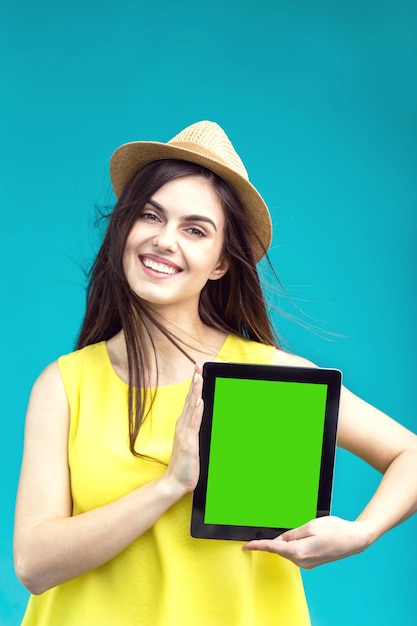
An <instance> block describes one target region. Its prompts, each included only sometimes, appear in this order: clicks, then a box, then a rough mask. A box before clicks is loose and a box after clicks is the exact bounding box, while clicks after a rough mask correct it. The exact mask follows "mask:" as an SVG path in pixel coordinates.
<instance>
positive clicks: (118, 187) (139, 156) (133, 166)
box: [110, 141, 272, 262]
mask: <svg viewBox="0 0 417 626" xmlns="http://www.w3.org/2000/svg"><path fill="white" fill-rule="evenodd" d="M161 159H179V160H182V161H190V162H191V163H196V164H198V165H202V166H203V167H206V168H207V169H209V170H211V171H212V172H214V173H215V174H218V176H220V177H221V178H223V179H224V180H226V181H227V182H228V183H229V184H230V185H231V186H232V188H233V189H234V191H235V193H236V195H237V197H238V198H239V201H240V203H241V204H242V207H243V210H244V211H245V213H246V214H247V216H248V217H249V219H250V221H251V224H252V228H253V230H254V232H255V233H256V235H257V237H254V238H252V245H253V250H254V255H255V260H256V262H258V261H259V260H260V259H261V258H262V257H263V256H264V254H265V252H266V250H268V248H269V246H270V243H271V239H272V223H271V218H270V215H269V211H268V208H267V206H266V204H265V202H264V200H263V198H262V196H261V195H260V194H259V192H258V191H257V190H256V189H255V187H254V186H253V185H252V184H251V183H250V182H249V181H248V180H246V179H245V178H243V177H242V176H241V175H240V174H238V173H237V172H235V171H234V170H232V169H230V168H229V167H228V166H227V165H225V164H223V163H222V162H221V161H219V160H217V159H214V158H212V157H211V156H210V153H209V151H208V150H207V151H205V150H204V148H202V147H200V146H195V145H194V144H193V149H187V148H183V147H178V146H175V145H170V144H165V143H160V142H156V141H132V142H130V143H125V144H123V145H122V146H120V147H119V148H117V150H115V152H114V153H113V155H112V157H111V160H110V177H111V181H112V185H113V190H114V193H115V194H116V197H117V198H118V197H119V196H120V194H121V193H122V191H123V190H124V188H125V187H126V185H127V184H128V183H129V182H130V181H131V180H132V178H133V177H134V176H135V174H136V173H137V172H138V171H139V170H140V169H142V167H144V166H145V165H147V164H148V163H150V162H152V161H158V160H161ZM257 238H259V241H258V239H257Z"/></svg>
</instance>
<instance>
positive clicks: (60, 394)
mask: <svg viewBox="0 0 417 626" xmlns="http://www.w3.org/2000/svg"><path fill="white" fill-rule="evenodd" d="M201 389H202V379H201V369H198V370H197V372H196V375H195V377H194V381H193V384H192V385H191V388H190V391H189V394H188V396H187V400H186V403H185V406H184V410H183V413H182V415H181V416H180V418H179V420H178V422H177V428H176V435H175V441H174V446H173V454H172V460H171V462H170V464H169V466H168V468H167V471H166V472H165V473H164V474H163V475H162V476H161V477H160V478H158V479H156V480H154V481H152V482H150V483H148V484H146V485H144V486H141V487H139V488H138V489H135V490H134V491H132V492H130V493H128V494H127V495H125V496H123V497H121V498H119V499H118V500H116V501H114V502H111V503H109V504H107V505H105V506H102V507H100V508H97V509H94V510H91V511H89V512H86V513H83V514H81V515H77V516H74V517H72V516H71V511H72V500H71V491H70V479H69V468H68V455H67V444H68V429H69V410H68V402H67V398H66V394H65V390H64V387H63V384H62V379H61V375H60V372H59V368H58V365H57V363H53V364H51V365H50V366H49V367H48V368H46V370H45V371H44V372H43V373H42V374H41V376H40V377H39V378H38V380H37V381H36V383H35V385H34V387H33V390H32V394H31V398H30V402H29V407H28V412H27V418H26V429H25V447H24V455H23V463H22V470H21V477H20V483H19V490H18V497H17V504H16V517H15V536H14V555H15V567H16V572H17V575H18V577H19V579H20V580H21V582H22V583H23V584H24V585H25V586H26V587H27V588H28V589H29V591H31V592H32V593H35V594H39V593H42V592H43V591H45V590H47V589H49V588H51V587H53V586H55V585H58V584H60V583H62V582H65V581H68V580H70V579H72V578H75V577H76V576H79V575H81V574H83V573H85V572H87V571H89V570H91V569H94V568H96V567H98V566H100V565H102V564H103V563H105V562H107V561H109V560H110V559H111V558H113V557H114V556H116V555H117V554H119V553H120V552H121V551H123V550H124V549H125V548H126V547H127V546H128V545H129V544H131V543H132V542H133V541H134V540H135V539H137V538H138V537H139V536H140V535H142V534H143V533H144V532H145V531H146V530H148V529H149V528H150V527H151V526H152V525H153V524H154V523H155V521H156V520H157V519H158V518H159V517H160V516H161V515H162V514H163V513H164V512H165V511H166V510H167V509H168V508H169V507H171V506H172V505H173V504H174V503H175V502H177V501H178V500H179V499H180V498H181V497H182V496H183V495H184V494H185V493H187V492H189V491H192V490H193V489H194V487H195V484H196V482H197V479H198V471H199V468H198V431H199V427H200V422H201V415H202V404H203V403H202V402H199V400H198V399H199V398H201ZM197 403H198V404H197Z"/></svg>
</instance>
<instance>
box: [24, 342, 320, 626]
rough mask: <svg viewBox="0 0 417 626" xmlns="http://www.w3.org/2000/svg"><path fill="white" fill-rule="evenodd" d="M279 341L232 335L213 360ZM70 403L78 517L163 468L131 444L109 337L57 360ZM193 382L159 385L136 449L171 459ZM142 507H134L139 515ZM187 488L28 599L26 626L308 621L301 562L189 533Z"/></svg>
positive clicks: (247, 625)
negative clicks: (71, 574) (107, 549)
mask: <svg viewBox="0 0 417 626" xmlns="http://www.w3.org/2000/svg"><path fill="white" fill-rule="evenodd" d="M273 351H274V348H273V347H271V346H264V345H261V344H258V343H255V342H252V341H249V340H246V339H242V338H238V337H234V336H229V337H228V338H227V339H226V341H225V343H224V345H223V347H222V348H221V350H220V352H219V354H218V355H217V357H216V359H217V360H222V361H238V362H247V363H271V362H272V358H273ZM58 362H59V367H60V371H61V375H62V379H63V382H64V386H65V390H66V393H67V396H68V402H69V407H70V432H69V441H68V456H69V466H70V473H71V489H72V497H73V515H78V514H80V513H82V512H84V511H88V510H90V509H94V508H95V507H99V506H101V505H103V504H106V503H108V502H111V501H113V500H115V499H116V498H118V497H120V496H122V495H124V494H126V493H128V492H129V491H131V490H133V489H136V488H137V487H139V486H140V485H143V484H144V483H147V482H149V481H150V480H152V479H154V478H156V477H157V476H159V475H160V474H161V473H162V472H164V470H165V468H164V466H163V465H161V464H160V463H155V462H152V461H146V460H143V459H140V458H136V457H134V456H133V455H132V454H131V452H130V451H129V448H128V424H127V385H126V384H125V383H124V382H123V381H122V380H121V379H120V378H119V377H118V376H117V374H116V373H115V371H114V370H113V368H112V365H111V362H110V359H109V355H108V352H107V347H106V344H105V342H102V343H98V344H94V345H91V346H87V347H86V348H84V349H82V350H78V351H76V352H73V353H71V354H68V355H66V356H63V357H61V358H60V359H59V361H58ZM190 382H191V381H190V380H187V381H184V382H181V383H178V384H174V385H169V386H167V387H159V388H158V391H157V394H156V400H155V403H154V406H153V408H152V412H151V414H150V415H148V417H147V418H146V420H145V423H144V425H143V427H142V429H141V431H140V435H139V437H138V441H137V446H136V447H137V449H138V450H139V451H140V452H141V453H144V454H147V455H151V456H153V457H156V458H158V459H161V460H163V461H165V462H168V461H169V458H170V454H171V448H172V441H173V435H174V427H175V422H176V419H177V418H178V416H179V415H180V414H181V411H182V407H183V405H184V401H185V396H186V394H187V391H188V388H189V386H190ZM139 514H140V512H139V511H138V515H139ZM190 515H191V495H188V496H186V497H184V498H183V499H182V500H181V501H180V502H178V503H177V504H175V505H174V506H173V507H172V508H171V509H169V510H168V511H167V512H166V513H165V514H164V515H163V516H162V517H161V518H160V519H159V520H158V521H157V522H156V523H155V525H154V526H153V527H152V528H151V529H150V530H148V531H147V532H146V533H145V534H144V535H142V536H141V537H139V539H137V540H136V541H135V542H134V543H132V544H131V545H130V546H129V547H128V548H127V549H126V550H124V551H123V552H122V553H121V554H119V555H118V556H116V557H115V558H114V559H112V560H111V561H109V562H108V563H106V564H105V565H103V566H101V567H99V568H97V569H95V570H93V571H91V572H89V573H87V574H84V575H82V576H80V577H78V578H75V579H74V580H71V581H69V582H67V583H64V584H62V585H59V586H57V587H54V588H53V589H50V590H49V591H47V592H45V593H43V594H41V595H39V596H31V597H30V599H29V604H28V607H27V611H26V614H25V617H24V619H23V623H22V626H133V625H134V626H197V625H198V626H273V625H274V626H275V625H280V626H308V625H309V624H310V619H309V615H308V609H307V605H306V601H305V596H304V590H303V585H302V581H301V576H300V572H299V569H298V568H297V567H296V566H294V565H293V564H292V563H291V562H290V561H287V560H286V559H283V558H281V557H279V556H277V555H273V554H269V553H262V552H253V553H252V552H250V551H248V552H246V551H243V550H242V545H243V544H241V543H238V542H233V541H218V540H205V539H193V538H192V537H191V536H190V530H189V528H190Z"/></svg>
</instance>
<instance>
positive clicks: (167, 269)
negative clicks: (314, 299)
mask: <svg viewBox="0 0 417 626" xmlns="http://www.w3.org/2000/svg"><path fill="white" fill-rule="evenodd" d="M139 259H140V262H141V263H142V265H143V266H144V267H146V268H147V269H149V270H152V271H153V272H157V273H158V274H164V275H165V276H173V275H174V274H178V273H179V272H182V269H181V268H180V267H179V266H178V265H175V264H173V263H167V262H166V260H165V259H164V260H156V259H155V258H152V257H150V256H146V255H141V256H139Z"/></svg>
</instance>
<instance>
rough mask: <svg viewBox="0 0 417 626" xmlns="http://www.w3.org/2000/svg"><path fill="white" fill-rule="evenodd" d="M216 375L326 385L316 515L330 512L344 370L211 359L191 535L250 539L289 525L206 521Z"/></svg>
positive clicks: (205, 376) (206, 374)
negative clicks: (210, 522)
mask: <svg viewBox="0 0 417 626" xmlns="http://www.w3.org/2000/svg"><path fill="white" fill-rule="evenodd" d="M216 378H239V379H246V380H250V379H252V380H271V381H283V382H296V383H316V384H325V385H327V396H326V408H325V416H324V429H323V442H322V450H321V463H320V477H319V487H318V497H317V510H316V517H322V516H325V515H329V513H330V505H331V496H332V487H333V474H334V461H335V451H336V437H337V423H338V412H339V401H340V389H341V381H342V373H341V372H340V370H337V369H324V368H315V367H294V366H282V365H259V364H248V363H224V362H219V361H208V362H207V363H205V364H204V366H203V379H204V385H203V400H204V412H203V419H202V424H201V429H200V436H199V442H200V476H199V480H198V484H197V486H196V488H195V490H194V494H193V504H192V514H191V529H190V530H191V536H192V537H195V538H200V539H227V540H235V541H250V540H252V539H273V538H274V537H277V536H278V535H279V534H281V533H282V532H284V531H285V530H288V528H282V527H279V526H277V527H274V528H272V527H269V526H268V527H266V526H236V525H225V524H207V523H205V522H204V517H205V507H206V492H207V480H208V466H209V459H210V442H211V430H212V417H213V407H214V392H215V381H216ZM306 521H308V520H306Z"/></svg>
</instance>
